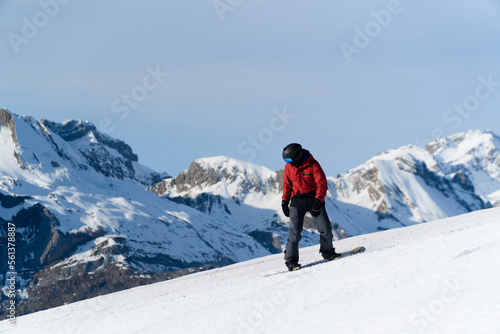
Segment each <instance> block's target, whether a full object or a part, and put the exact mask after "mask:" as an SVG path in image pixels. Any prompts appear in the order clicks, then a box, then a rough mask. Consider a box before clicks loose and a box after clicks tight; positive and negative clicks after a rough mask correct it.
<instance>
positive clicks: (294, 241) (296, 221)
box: [285, 204, 333, 262]
mask: <svg viewBox="0 0 500 334" xmlns="http://www.w3.org/2000/svg"><path fill="white" fill-rule="evenodd" d="M307 211H308V210H306V208H304V207H296V206H293V204H292V206H290V230H289V231H288V243H287V245H286V251H285V260H295V261H297V262H298V261H299V241H300V239H301V238H302V229H303V227H304V217H305V215H306V213H307ZM313 221H314V224H315V225H316V229H317V230H318V232H319V234H320V237H319V242H320V249H319V251H320V252H321V253H323V252H325V251H329V250H331V249H332V248H333V233H332V224H331V223H330V218H329V217H328V214H327V212H326V209H325V206H322V207H321V213H320V215H319V216H318V217H313Z"/></svg>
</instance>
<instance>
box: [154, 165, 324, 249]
mask: <svg viewBox="0 0 500 334" xmlns="http://www.w3.org/2000/svg"><path fill="white" fill-rule="evenodd" d="M282 188H283V171H279V172H276V171H272V170H270V169H268V168H266V167H262V166H258V165H255V164H252V163H249V162H245V161H241V160H237V159H232V158H228V157H224V156H220V157H212V158H202V159H198V160H196V161H194V162H193V163H191V165H190V166H189V169H187V170H184V171H183V172H181V173H180V174H179V175H178V176H177V177H175V178H168V179H165V180H163V181H162V182H160V183H157V184H155V185H154V186H153V187H151V188H150V189H151V191H153V192H154V193H156V194H158V195H159V196H163V197H165V198H168V199H170V200H172V201H175V202H177V203H182V204H185V205H188V206H191V207H193V208H195V209H197V210H199V211H201V212H204V213H206V214H209V215H211V216H214V217H217V218H218V219H219V220H221V221H224V222H225V223H226V224H228V225H231V226H233V227H234V228H237V229H238V230H240V231H241V232H242V233H245V234H248V235H249V236H251V237H253V238H255V239H256V240H258V241H259V242H261V244H263V245H264V246H266V247H267V248H268V249H269V251H270V252H272V253H278V252H281V251H282V246H283V244H284V243H285V242H286V239H287V237H288V228H289V226H288V225H287V224H285V222H286V221H287V219H286V217H285V216H284V215H283V213H282V212H281V194H282ZM312 228H313V226H312V225H306V230H305V231H304V234H303V241H302V242H303V243H304V244H307V245H312V244H315V243H317V242H318V237H317V235H316V234H315V233H314V231H313V230H312Z"/></svg>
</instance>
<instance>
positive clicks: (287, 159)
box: [283, 158, 293, 164]
mask: <svg viewBox="0 0 500 334" xmlns="http://www.w3.org/2000/svg"><path fill="white" fill-rule="evenodd" d="M283 160H285V162H286V163H287V164H291V163H292V162H293V160H292V158H283Z"/></svg>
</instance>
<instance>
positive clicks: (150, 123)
mask: <svg viewBox="0 0 500 334" xmlns="http://www.w3.org/2000/svg"><path fill="white" fill-rule="evenodd" d="M231 4H232V5H231ZM360 31H361V33H360ZM0 32H1V34H0V35H1V38H0V51H1V52H0V59H1V63H0V79H1V80H0V105H1V106H2V107H6V108H8V109H9V110H11V111H12V112H14V113H16V114H20V115H32V116H34V117H35V118H37V119H42V118H47V119H50V120H54V121H64V120H67V119H83V120H89V121H91V122H93V123H95V124H96V125H97V126H98V127H99V128H101V130H103V131H104V132H107V133H109V134H110V135H112V136H114V137H116V138H119V139H122V140H124V141H125V142H127V143H128V144H130V145H131V146H132V148H133V149H134V151H135V152H136V153H137V154H138V155H139V161H140V162H141V163H143V164H145V165H147V166H150V167H152V168H153V169H155V170H158V171H167V172H168V173H170V174H172V175H176V174H177V173H179V172H180V171H181V170H182V169H185V168H187V167H188V166H189V164H190V162H191V161H193V160H194V159H196V158H200V157H207V156H214V155H226V156H230V157H234V158H239V159H242V160H251V161H252V162H255V163H257V164H261V165H264V166H267V167H269V168H272V169H279V168H281V167H282V166H283V161H282V160H281V150H282V148H283V147H284V146H286V145H287V144H288V143H290V142H300V143H302V144H303V146H304V147H306V148H309V149H310V150H311V152H312V153H313V154H314V156H315V157H316V158H317V159H318V160H319V161H320V162H321V163H322V165H323V168H324V169H325V171H326V173H327V174H328V175H330V176H334V175H335V174H336V173H340V172H345V171H347V170H348V169H350V168H354V167H355V166H357V165H359V164H361V163H363V162H364V161H365V160H367V159H368V158H370V157H371V156H373V155H375V154H377V153H378V152H380V151H383V150H386V149H390V148H396V147H399V146H401V145H406V144H409V143H417V144H422V143H424V142H426V141H428V140H430V139H431V138H432V137H433V136H435V135H436V134H445V135H449V134H452V133H455V132H460V131H465V130H467V129H475V128H479V129H483V130H486V129H491V130H493V131H495V132H496V133H498V134H500V113H499V111H500V110H499V109H500V108H499V106H500V66H499V64H500V62H499V60H500V59H499V58H500V57H499V55H500V33H499V32H500V5H499V4H498V1H496V0H478V1H456V0H442V1H430V0H429V1H424V0H419V1H417V0H413V1H411V0H401V1H397V0H390V1H331V0H330V1H310V2H305V1H290V0H286V1H285V0H276V1H269V0H231V1H229V0H220V1H212V0H198V1H195V0H194V1H186V0H177V1H171V0H143V1H118V0H99V1H97V0H89V1H81V0H80V1H78V0H71V1H69V0H41V1H22V2H21V1H14V0H11V1H2V2H1V3H0ZM167 73H168V74H167ZM455 105H464V107H462V108H461V109H460V107H454V106H455Z"/></svg>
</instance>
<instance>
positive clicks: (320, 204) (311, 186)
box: [281, 143, 340, 271]
mask: <svg viewBox="0 0 500 334" xmlns="http://www.w3.org/2000/svg"><path fill="white" fill-rule="evenodd" d="M283 160H285V162H286V163H287V164H286V165H285V176H284V180H283V197H282V202H281V207H282V209H283V213H284V214H285V216H286V217H290V230H289V232H288V242H287V245H286V250H285V265H286V266H287V268H288V270H290V271H292V270H297V269H300V264H299V241H300V239H301V238H302V228H303V226H304V217H305V215H306V213H307V212H310V213H311V215H312V216H313V220H314V224H315V225H316V229H317V230H318V232H319V234H320V239H319V240H320V248H319V251H320V253H321V255H323V258H324V259H325V260H328V261H331V260H335V259H337V258H339V257H340V254H337V253H336V252H335V248H333V241H332V240H333V234H332V226H331V224H330V218H328V214H327V212H326V209H325V196H326V192H327V191H328V183H327V181H326V176H325V173H324V172H323V169H322V168H321V166H320V164H319V163H318V162H317V161H316V160H315V159H314V158H313V156H312V155H311V153H309V151H308V150H305V149H303V148H302V146H301V145H300V144H296V143H293V144H289V145H288V146H286V147H285V148H284V149H283ZM290 200H291V203H290ZM289 204H290V205H289Z"/></svg>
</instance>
